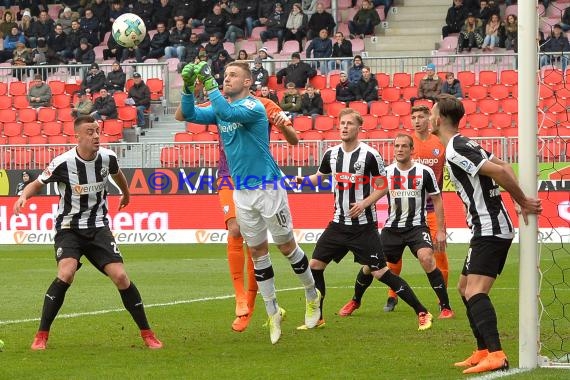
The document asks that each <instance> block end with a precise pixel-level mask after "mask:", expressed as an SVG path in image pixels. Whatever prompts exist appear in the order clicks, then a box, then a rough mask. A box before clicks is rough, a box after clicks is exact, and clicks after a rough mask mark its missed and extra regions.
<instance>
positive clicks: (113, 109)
mask: <svg viewBox="0 0 570 380" xmlns="http://www.w3.org/2000/svg"><path fill="white" fill-rule="evenodd" d="M91 111H92V112H91V116H93V118H94V119H95V120H107V119H116V118H117V116H118V115H117V104H116V103H115V99H113V97H112V96H111V95H109V93H108V92H107V89H105V88H102V89H101V91H99V97H98V98H97V99H95V102H94V103H93V108H92V109H91Z"/></svg>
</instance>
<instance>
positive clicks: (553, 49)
mask: <svg viewBox="0 0 570 380" xmlns="http://www.w3.org/2000/svg"><path fill="white" fill-rule="evenodd" d="M540 51H541V52H543V53H560V52H562V53H564V52H565V53H566V55H560V54H549V55H546V54H542V55H541V57H540V67H543V66H546V65H556V64H557V63H558V62H560V63H561V65H562V71H563V72H564V71H566V66H567V65H568V52H569V51H570V43H568V38H566V36H565V35H564V32H563V31H562V27H561V26H560V24H556V25H554V27H553V28H552V35H551V36H550V37H549V38H548V39H547V40H546V42H545V43H544V44H543V45H542V46H541V47H540Z"/></svg>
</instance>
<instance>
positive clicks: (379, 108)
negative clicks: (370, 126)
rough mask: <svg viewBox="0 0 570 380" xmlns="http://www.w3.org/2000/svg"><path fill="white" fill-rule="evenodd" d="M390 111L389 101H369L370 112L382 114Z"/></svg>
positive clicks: (377, 114)
mask: <svg viewBox="0 0 570 380" xmlns="http://www.w3.org/2000/svg"><path fill="white" fill-rule="evenodd" d="M389 112H390V103H387V102H385V101H382V100H377V101H373V102H370V114H371V115H376V116H384V115H387V114H388V113H389Z"/></svg>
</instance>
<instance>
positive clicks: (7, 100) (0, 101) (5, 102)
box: [0, 95, 12, 110]
mask: <svg viewBox="0 0 570 380" xmlns="http://www.w3.org/2000/svg"><path fill="white" fill-rule="evenodd" d="M8 108H12V98H11V97H9V96H8V95H0V110H5V109H8Z"/></svg>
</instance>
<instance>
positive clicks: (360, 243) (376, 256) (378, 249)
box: [312, 222, 386, 271]
mask: <svg viewBox="0 0 570 380" xmlns="http://www.w3.org/2000/svg"><path fill="white" fill-rule="evenodd" d="M348 251H352V253H353V254H354V261H355V262H357V263H360V264H362V265H368V266H369V267H370V269H372V271H376V270H378V269H382V268H384V267H385V266H386V258H385V257H384V253H383V252H382V243H380V234H379V233H378V228H377V227H376V225H375V224H373V223H370V224H365V225H354V226H347V225H344V224H339V223H335V222H330V223H329V225H328V226H327V228H326V229H325V231H324V232H323V234H322V235H321V237H320V238H319V240H318V241H317V245H316V246H315V251H314V252H313V256H312V258H313V259H316V260H319V261H322V262H325V263H327V264H328V263H330V262H331V261H333V260H334V261H335V262H337V263H338V262H340V261H341V260H342V259H343V257H344V256H346V254H347V253H348Z"/></svg>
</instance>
